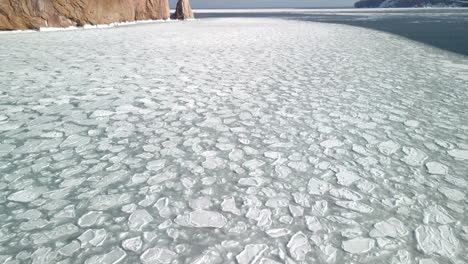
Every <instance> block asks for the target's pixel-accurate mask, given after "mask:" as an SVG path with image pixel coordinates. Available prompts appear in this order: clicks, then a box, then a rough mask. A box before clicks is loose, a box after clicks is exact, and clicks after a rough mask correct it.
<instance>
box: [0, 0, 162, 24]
mask: <svg viewBox="0 0 468 264" xmlns="http://www.w3.org/2000/svg"><path fill="white" fill-rule="evenodd" d="M169 17H170V9H169V2H168V0H0V30H15V29H37V28H41V27H68V26H83V25H86V24H91V25H96V24H109V23H113V22H124V21H135V20H147V19H168V18H169Z"/></svg>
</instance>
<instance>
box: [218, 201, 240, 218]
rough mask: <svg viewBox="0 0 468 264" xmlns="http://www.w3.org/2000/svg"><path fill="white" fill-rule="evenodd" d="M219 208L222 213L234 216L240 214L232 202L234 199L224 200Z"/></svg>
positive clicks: (234, 202)
mask: <svg viewBox="0 0 468 264" xmlns="http://www.w3.org/2000/svg"><path fill="white" fill-rule="evenodd" d="M221 208H222V210H223V211H224V212H229V213H233V214H235V215H240V213H241V212H240V210H239V209H238V208H237V206H236V201H235V200H234V197H230V198H227V199H224V200H223V202H222V203H221Z"/></svg>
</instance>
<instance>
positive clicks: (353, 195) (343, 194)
mask: <svg viewBox="0 0 468 264" xmlns="http://www.w3.org/2000/svg"><path fill="white" fill-rule="evenodd" d="M330 194H331V195H332V196H334V197H336V198H338V199H346V200H351V201H358V200H362V196H361V195H360V194H359V193H357V192H354V191H351V190H348V189H332V190H331V191H330Z"/></svg>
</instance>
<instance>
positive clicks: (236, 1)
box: [170, 0, 357, 8]
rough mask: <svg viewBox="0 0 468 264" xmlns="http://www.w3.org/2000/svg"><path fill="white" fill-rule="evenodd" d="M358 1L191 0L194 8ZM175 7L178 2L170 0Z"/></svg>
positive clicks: (332, 4) (331, 4)
mask: <svg viewBox="0 0 468 264" xmlns="http://www.w3.org/2000/svg"><path fill="white" fill-rule="evenodd" d="M356 1H357V0H190V3H191V4H192V7H193V8H253V7H344V6H352V5H353V4H354V2H356ZM170 2H171V6H172V7H174V6H175V3H176V2H177V0H170Z"/></svg>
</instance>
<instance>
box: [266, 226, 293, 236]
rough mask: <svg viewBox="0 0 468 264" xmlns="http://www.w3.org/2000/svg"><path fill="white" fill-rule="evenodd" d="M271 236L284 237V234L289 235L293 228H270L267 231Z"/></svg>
mask: <svg viewBox="0 0 468 264" xmlns="http://www.w3.org/2000/svg"><path fill="white" fill-rule="evenodd" d="M265 232H266V233H267V234H268V235H269V236H271V237H274V238H276V237H282V236H287V235H289V234H290V233H291V230H289V229H286V228H275V229H269V230H267V231H265Z"/></svg>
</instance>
